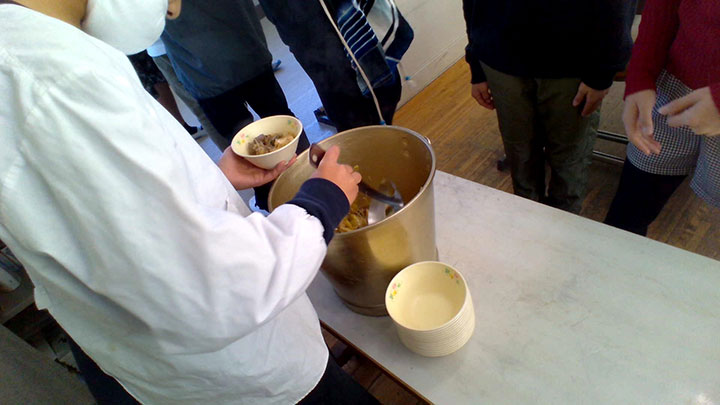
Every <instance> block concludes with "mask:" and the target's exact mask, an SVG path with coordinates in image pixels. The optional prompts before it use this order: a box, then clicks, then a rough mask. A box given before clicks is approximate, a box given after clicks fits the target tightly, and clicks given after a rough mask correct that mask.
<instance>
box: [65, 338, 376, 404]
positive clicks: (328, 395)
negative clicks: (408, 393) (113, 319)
mask: <svg viewBox="0 0 720 405" xmlns="http://www.w3.org/2000/svg"><path fill="white" fill-rule="evenodd" d="M68 342H69V343H70V349H71V350H72V353H73V356H75V361H76V362H77V364H78V367H80V373H81V374H82V376H83V378H84V379H85V382H86V384H87V385H88V388H89V389H90V392H91V393H92V395H93V396H94V397H95V400H96V401H97V403H98V405H106V404H108V405H137V404H139V402H137V401H136V400H135V398H133V397H132V396H131V395H130V394H128V393H127V391H125V389H124V388H123V387H122V385H120V383H118V382H117V380H115V379H114V378H112V377H111V376H109V375H107V374H105V373H104V372H103V371H102V370H101V369H100V367H98V365H97V364H95V362H94V361H93V360H92V359H91V358H90V357H88V355H87V354H85V352H83V351H82V349H81V348H80V347H79V346H78V345H77V344H76V343H75V342H74V341H72V339H68ZM379 403H380V402H378V400H377V399H375V397H373V396H372V395H370V393H368V392H367V391H366V390H365V388H363V387H362V385H360V384H358V383H357V381H355V380H353V379H352V377H350V375H349V374H348V373H346V372H345V371H343V369H342V368H340V366H338V365H337V363H336V362H335V360H334V359H333V358H332V356H328V363H327V366H326V368H325V373H324V374H323V376H322V378H321V379H320V382H318V384H317V385H316V386H315V388H313V390H312V391H310V393H309V394H308V395H306V396H305V398H303V400H302V401H300V404H303V405H313V404H343V405H375V404H379Z"/></svg>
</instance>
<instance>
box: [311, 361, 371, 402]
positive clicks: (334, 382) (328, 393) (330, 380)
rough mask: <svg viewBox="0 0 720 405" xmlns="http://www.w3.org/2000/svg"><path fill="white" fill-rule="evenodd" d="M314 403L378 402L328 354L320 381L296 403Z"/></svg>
mask: <svg viewBox="0 0 720 405" xmlns="http://www.w3.org/2000/svg"><path fill="white" fill-rule="evenodd" d="M314 404H323V405H325V404H338V405H375V404H380V402H378V400H377V399H375V397H373V396H372V395H370V393H369V392H367V390H365V388H363V387H362V385H360V384H358V382H357V381H355V380H353V379H352V377H350V375H349V374H348V373H346V372H345V371H344V370H343V369H342V368H340V366H338V364H337V363H336V362H335V360H334V359H333V358H332V356H328V364H327V367H326V368H325V373H324V374H323V376H322V378H321V379H320V382H318V384H317V385H316V386H315V388H313V390H312V391H310V393H309V394H307V396H305V398H303V400H302V401H300V402H299V403H298V405H314Z"/></svg>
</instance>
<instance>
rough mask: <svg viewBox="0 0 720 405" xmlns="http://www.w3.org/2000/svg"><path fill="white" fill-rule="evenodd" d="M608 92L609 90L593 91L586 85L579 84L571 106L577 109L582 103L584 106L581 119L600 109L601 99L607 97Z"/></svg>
mask: <svg viewBox="0 0 720 405" xmlns="http://www.w3.org/2000/svg"><path fill="white" fill-rule="evenodd" d="M609 91H610V90H609V89H605V90H595V89H593V88H592V87H590V86H588V85H587V84H585V83H582V82H581V83H580V86H579V87H578V92H577V94H576V95H575V98H574V99H573V102H572V105H573V107H579V106H580V105H581V104H582V103H583V101H584V102H585V105H584V106H583V110H582V112H581V113H580V114H581V115H582V116H583V117H587V116H588V115H590V114H592V113H594V112H595V111H596V110H597V109H598V108H600V106H601V105H602V101H603V98H605V96H607V94H608V92H609Z"/></svg>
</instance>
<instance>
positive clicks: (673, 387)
mask: <svg viewBox="0 0 720 405" xmlns="http://www.w3.org/2000/svg"><path fill="white" fill-rule="evenodd" d="M435 200H436V202H435V204H436V225H437V244H438V249H439V251H440V260H442V261H445V262H447V263H449V264H451V265H453V266H454V267H456V268H457V269H459V270H460V271H461V272H462V273H463V274H464V275H465V277H466V279H467V281H468V284H469V287H470V290H471V293H472V297H473V302H474V305H475V312H476V322H477V326H476V329H475V333H474V335H473V337H472V338H471V339H470V341H469V342H468V343H467V344H466V345H465V346H464V347H463V348H462V349H460V350H459V351H457V352H455V353H453V354H452V355H450V356H447V357H442V358H424V357H421V356H418V355H416V354H414V353H412V352H410V351H409V350H407V349H406V348H405V347H404V346H403V345H402V343H400V341H399V339H398V337H397V334H396V332H395V328H394V326H393V323H392V321H391V319H390V318H389V317H382V318H373V317H366V316H362V315H358V314H355V313H354V312H351V311H350V310H348V309H347V308H345V307H344V306H343V304H342V303H341V302H340V299H339V298H337V296H335V294H334V292H333V291H332V287H331V286H330V284H329V282H328V281H327V279H326V278H325V277H324V276H322V275H320V276H318V277H317V278H316V280H315V281H314V283H313V284H312V286H311V287H310V289H309V290H308V294H309V295H310V298H311V300H312V301H313V303H314V305H315V307H316V309H317V311H318V314H319V316H320V319H321V320H323V321H324V322H325V323H326V324H327V325H328V326H330V327H331V328H332V329H334V330H335V331H336V332H338V333H339V334H340V335H342V337H344V338H345V339H347V340H348V341H349V342H351V343H352V344H353V345H355V346H356V347H357V348H359V349H360V350H362V351H363V352H364V353H365V354H366V355H368V356H369V357H371V358H372V359H373V360H375V361H376V362H377V363H379V364H380V365H381V366H382V367H383V368H385V369H386V370H388V371H390V372H391V373H392V374H394V375H395V376H396V377H398V378H399V379H401V380H402V381H404V382H405V383H406V384H408V385H409V386H410V387H411V388H413V389H414V390H415V391H417V392H418V393H420V394H421V395H422V396H424V397H425V398H427V399H429V400H430V401H432V402H435V403H437V404H529V403H533V404H535V403H540V404H695V403H697V404H710V403H713V404H719V403H720V262H718V261H715V260H712V259H708V258H705V257H702V256H699V255H696V254H693V253H689V252H686V251H683V250H681V249H677V248H674V247H671V246H668V245H665V244H662V243H659V242H655V241H652V240H649V239H646V238H642V237H639V236H636V235H633V234H630V233H627V232H624V231H620V230H616V229H614V228H611V227H608V226H605V225H603V224H601V223H597V222H594V221H591V220H588V219H585V218H582V217H579V216H575V215H571V214H568V213H565V212H562V211H559V210H556V209H553V208H549V207H546V206H543V205H540V204H536V203H533V202H531V201H528V200H525V199H522V198H518V197H516V196H513V195H511V194H507V193H504V192H501V191H498V190H494V189H491V188H489V187H485V186H482V185H480V184H477V183H473V182H470V181H467V180H463V179H461V178H459V177H455V176H452V175H449V174H446V173H442V172H438V173H437V175H436V178H435ZM718 243H719V244H720V241H718Z"/></svg>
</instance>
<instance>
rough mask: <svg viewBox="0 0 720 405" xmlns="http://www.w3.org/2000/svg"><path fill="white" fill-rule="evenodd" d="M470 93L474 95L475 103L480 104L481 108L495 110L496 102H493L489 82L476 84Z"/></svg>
mask: <svg viewBox="0 0 720 405" xmlns="http://www.w3.org/2000/svg"><path fill="white" fill-rule="evenodd" d="M470 93H471V94H472V97H473V98H474V99H475V101H477V102H478V104H480V105H481V106H483V107H485V108H487V109H488V110H494V109H495V102H494V101H493V97H492V91H490V87H488V83H487V82H482V83H474V84H473V85H472V88H471V90H470Z"/></svg>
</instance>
